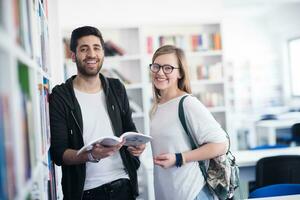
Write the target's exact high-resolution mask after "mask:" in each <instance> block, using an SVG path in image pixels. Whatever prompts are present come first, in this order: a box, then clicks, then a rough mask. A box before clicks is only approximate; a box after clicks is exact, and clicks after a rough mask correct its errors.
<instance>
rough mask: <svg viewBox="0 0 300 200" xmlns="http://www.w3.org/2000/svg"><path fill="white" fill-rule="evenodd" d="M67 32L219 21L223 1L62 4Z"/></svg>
mask: <svg viewBox="0 0 300 200" xmlns="http://www.w3.org/2000/svg"><path fill="white" fill-rule="evenodd" d="M59 7H60V20H61V25H62V27H63V28H64V29H72V28H74V27H77V26H80V25H87V24H89V25H95V26H98V27H100V28H101V27H102V26H103V27H104V26H105V27H114V26H117V27H121V26H137V25H146V24H155V25H156V24H172V23H176V24H178V23H195V22H196V23H199V22H201V21H219V20H220V19H221V17H222V14H223V13H222V12H223V6H222V0H209V1H206V0H185V1H182V0H127V1H125V0H60V1H59Z"/></svg>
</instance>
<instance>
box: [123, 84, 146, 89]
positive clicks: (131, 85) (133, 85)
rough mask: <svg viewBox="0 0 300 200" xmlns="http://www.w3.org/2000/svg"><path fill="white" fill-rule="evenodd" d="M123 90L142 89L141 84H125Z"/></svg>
mask: <svg viewBox="0 0 300 200" xmlns="http://www.w3.org/2000/svg"><path fill="white" fill-rule="evenodd" d="M125 88H126V90H135V89H143V84H141V83H131V84H126V85H125Z"/></svg>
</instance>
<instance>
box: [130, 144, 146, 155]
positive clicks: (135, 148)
mask: <svg viewBox="0 0 300 200" xmlns="http://www.w3.org/2000/svg"><path fill="white" fill-rule="evenodd" d="M145 148H146V144H141V145H138V146H128V148H127V150H128V151H129V152H130V153H131V154H132V155H133V156H140V155H141V154H142V153H143V151H144V150H145Z"/></svg>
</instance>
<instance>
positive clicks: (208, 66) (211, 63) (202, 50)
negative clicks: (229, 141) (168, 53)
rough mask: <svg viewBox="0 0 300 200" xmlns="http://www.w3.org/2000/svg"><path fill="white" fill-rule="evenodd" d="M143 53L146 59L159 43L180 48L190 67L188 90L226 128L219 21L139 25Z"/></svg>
mask: <svg viewBox="0 0 300 200" xmlns="http://www.w3.org/2000/svg"><path fill="white" fill-rule="evenodd" d="M142 35H143V37H144V38H143V40H142V42H143V44H142V46H143V53H142V54H143V55H146V59H145V60H146V61H147V63H150V62H151V56H152V55H153V53H154V51H155V50H156V49H157V48H158V47H159V46H161V45H165V44H172V45H175V46H178V47H180V48H182V49H183V50H184V52H185V54H186V57H187V62H188V65H189V70H190V77H191V86H192V93H193V95H194V96H196V97H197V98H198V99H199V100H200V101H201V102H202V103H203V104H204V105H205V106H206V107H207V108H208V109H209V110H210V112H211V113H212V114H213V115H214V117H215V118H216V120H217V121H218V122H219V123H220V124H221V126H222V127H223V128H224V129H225V130H226V129H227V114H228V112H227V109H226V77H225V69H224V67H223V62H222V61H223V53H222V42H221V24H220V23H219V22H211V23H201V24H200V23H199V24H192V25H168V26H151V27H143V29H142Z"/></svg>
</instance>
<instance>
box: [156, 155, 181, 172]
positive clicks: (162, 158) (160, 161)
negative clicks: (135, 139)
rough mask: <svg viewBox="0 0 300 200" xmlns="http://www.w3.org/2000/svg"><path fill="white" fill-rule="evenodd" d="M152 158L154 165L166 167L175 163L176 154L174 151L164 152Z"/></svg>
mask: <svg viewBox="0 0 300 200" xmlns="http://www.w3.org/2000/svg"><path fill="white" fill-rule="evenodd" d="M153 160H154V164H155V165H159V166H161V167H163V168H165V169H166V168H169V167H172V166H173V165H175V162H176V156H175V154H174V153H165V154H160V155H158V156H155V157H154V158H153Z"/></svg>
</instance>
